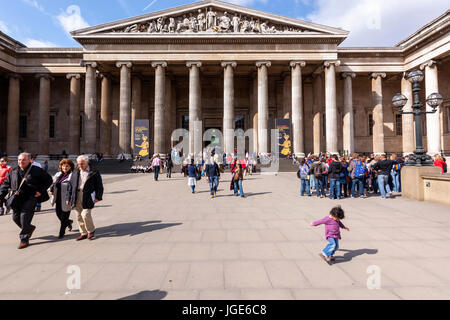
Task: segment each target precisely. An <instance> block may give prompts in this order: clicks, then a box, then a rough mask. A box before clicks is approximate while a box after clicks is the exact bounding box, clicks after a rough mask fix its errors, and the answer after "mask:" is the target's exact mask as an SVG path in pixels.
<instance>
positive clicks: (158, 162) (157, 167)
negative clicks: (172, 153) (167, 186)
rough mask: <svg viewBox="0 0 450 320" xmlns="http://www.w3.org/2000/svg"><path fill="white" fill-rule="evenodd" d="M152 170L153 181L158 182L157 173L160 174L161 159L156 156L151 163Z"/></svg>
mask: <svg viewBox="0 0 450 320" xmlns="http://www.w3.org/2000/svg"><path fill="white" fill-rule="evenodd" d="M152 169H153V171H154V173H155V181H158V176H159V173H160V172H161V158H160V157H159V154H157V155H156V156H155V157H154V158H153V161H152Z"/></svg>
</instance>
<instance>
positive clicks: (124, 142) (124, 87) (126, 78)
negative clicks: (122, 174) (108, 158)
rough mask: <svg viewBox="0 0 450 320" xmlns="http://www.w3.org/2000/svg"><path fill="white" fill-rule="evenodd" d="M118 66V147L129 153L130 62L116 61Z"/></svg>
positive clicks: (124, 152)
mask: <svg viewBox="0 0 450 320" xmlns="http://www.w3.org/2000/svg"><path fill="white" fill-rule="evenodd" d="M116 66H117V67H118V68H120V116H119V148H120V152H121V153H123V154H125V155H128V156H129V155H131V145H130V142H131V67H132V66H133V65H132V63H131V62H118V63H117V64H116Z"/></svg>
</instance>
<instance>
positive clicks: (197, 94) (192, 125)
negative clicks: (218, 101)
mask: <svg viewBox="0 0 450 320" xmlns="http://www.w3.org/2000/svg"><path fill="white" fill-rule="evenodd" d="M186 66H187V67H188V68H189V153H190V154H195V155H197V154H198V153H199V152H201V142H202V140H203V139H202V126H200V125H199V123H198V122H199V121H201V118H200V116H201V95H202V92H201V90H202V88H201V84H200V67H201V66H202V63H201V62H187V63H186Z"/></svg>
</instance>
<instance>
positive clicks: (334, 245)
mask: <svg viewBox="0 0 450 320" xmlns="http://www.w3.org/2000/svg"><path fill="white" fill-rule="evenodd" d="M344 218H345V216H344V210H342V208H341V206H337V207H334V208H333V209H331V211H330V215H329V216H328V217H325V218H323V219H321V220H317V221H315V222H312V223H311V226H312V227H315V226H318V225H321V224H324V225H325V237H326V239H327V241H328V245H327V246H326V247H325V249H323V250H322V252H321V253H319V256H320V257H321V258H322V259H323V260H325V261H326V262H327V263H328V264H331V261H334V253H335V252H336V251H337V250H338V249H339V239H341V232H340V228H342V229H345V230H347V231H350V229H349V228H347V227H346V226H344V224H343V223H342V222H341V220H342V219H344Z"/></svg>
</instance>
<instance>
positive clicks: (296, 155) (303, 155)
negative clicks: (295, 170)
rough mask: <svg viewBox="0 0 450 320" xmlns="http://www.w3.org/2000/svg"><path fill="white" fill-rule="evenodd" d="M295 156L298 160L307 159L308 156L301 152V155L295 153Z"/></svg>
mask: <svg viewBox="0 0 450 320" xmlns="http://www.w3.org/2000/svg"><path fill="white" fill-rule="evenodd" d="M294 156H295V157H296V158H306V154H305V153H303V152H299V153H294Z"/></svg>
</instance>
